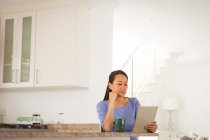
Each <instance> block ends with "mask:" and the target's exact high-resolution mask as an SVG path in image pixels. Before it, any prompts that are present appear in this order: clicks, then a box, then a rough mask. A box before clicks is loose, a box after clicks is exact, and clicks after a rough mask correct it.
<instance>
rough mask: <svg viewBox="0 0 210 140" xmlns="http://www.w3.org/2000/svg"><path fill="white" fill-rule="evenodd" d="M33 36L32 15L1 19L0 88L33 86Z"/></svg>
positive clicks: (10, 16)
mask: <svg viewBox="0 0 210 140" xmlns="http://www.w3.org/2000/svg"><path fill="white" fill-rule="evenodd" d="M26 34H27V35H26ZM33 34H34V15H33V14H32V13H25V14H19V15H7V16H3V17H2V18H1V46H0V49H1V50H0V53H1V56H0V63H1V66H3V67H1V68H0V80H1V81H0V87H25V86H33V71H34V70H33V69H34V66H33V64H34V60H33V53H34V50H33V49H34V46H33V45H34V40H33V39H32V38H34V35H33ZM26 38H27V39H26ZM25 60H26V61H27V64H26V62H25ZM26 65H27V66H26Z"/></svg>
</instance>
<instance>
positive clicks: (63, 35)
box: [35, 6, 89, 87]
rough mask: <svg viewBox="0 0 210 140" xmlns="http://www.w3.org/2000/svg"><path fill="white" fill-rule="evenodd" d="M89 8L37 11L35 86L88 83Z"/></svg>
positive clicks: (74, 7)
mask: <svg viewBox="0 0 210 140" xmlns="http://www.w3.org/2000/svg"><path fill="white" fill-rule="evenodd" d="M88 28H89V26H88V9H87V8H85V7H78V6H69V7H61V8H52V9H45V10H39V11H37V18H36V56H35V86H37V87H40V86H76V87H77V86H79V87H87V86H88V75H89V71H88V63H89V58H88V56H89V55H88V46H89V42H88Z"/></svg>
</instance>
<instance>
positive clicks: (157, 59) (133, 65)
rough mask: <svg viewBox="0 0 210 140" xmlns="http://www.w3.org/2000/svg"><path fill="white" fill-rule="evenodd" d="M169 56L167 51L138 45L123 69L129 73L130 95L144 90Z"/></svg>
mask: <svg viewBox="0 0 210 140" xmlns="http://www.w3.org/2000/svg"><path fill="white" fill-rule="evenodd" d="M167 58H169V53H168V52H167V51H164V50H161V49H157V48H149V47H147V48H146V47H143V46H142V45H141V44H140V45H138V46H137V47H136V48H135V49H134V51H133V52H132V53H131V55H130V56H129V57H128V59H127V60H126V62H125V63H124V65H123V66H122V70H123V71H125V72H126V73H127V74H128V77H129V80H128V84H129V86H128V90H127V96H128V97H133V96H134V97H137V96H138V95H139V94H140V93H141V92H144V87H145V85H146V84H147V83H148V81H149V80H150V79H151V78H152V76H154V75H156V74H159V69H160V67H161V66H163V65H164V64H165V60H166V59H167Z"/></svg>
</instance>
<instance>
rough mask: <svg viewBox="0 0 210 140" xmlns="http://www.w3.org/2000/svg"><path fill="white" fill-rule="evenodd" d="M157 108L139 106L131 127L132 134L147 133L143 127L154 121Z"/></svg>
mask: <svg viewBox="0 0 210 140" xmlns="http://www.w3.org/2000/svg"><path fill="white" fill-rule="evenodd" d="M157 109H158V107H157V106H140V107H139V109H138V112H137V115H136V120H135V122H134V126H133V130H132V131H133V132H148V131H147V130H146V129H144V126H145V125H147V124H148V123H150V122H153V121H154V120H155V116H156V114H157Z"/></svg>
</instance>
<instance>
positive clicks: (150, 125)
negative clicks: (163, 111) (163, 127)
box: [145, 121, 158, 133]
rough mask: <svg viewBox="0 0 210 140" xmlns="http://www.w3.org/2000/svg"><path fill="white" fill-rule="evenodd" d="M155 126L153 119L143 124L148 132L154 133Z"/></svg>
mask: <svg viewBox="0 0 210 140" xmlns="http://www.w3.org/2000/svg"><path fill="white" fill-rule="evenodd" d="M157 128H158V126H157V123H156V122H155V121H153V122H151V123H149V124H147V125H146V126H145V129H147V130H148V131H149V132H152V133H154V132H155V131H156V130H157Z"/></svg>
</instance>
